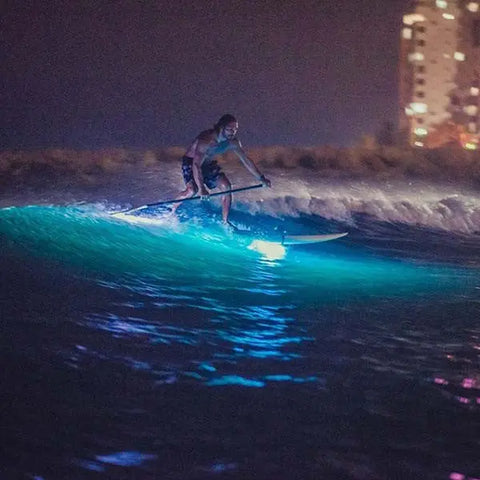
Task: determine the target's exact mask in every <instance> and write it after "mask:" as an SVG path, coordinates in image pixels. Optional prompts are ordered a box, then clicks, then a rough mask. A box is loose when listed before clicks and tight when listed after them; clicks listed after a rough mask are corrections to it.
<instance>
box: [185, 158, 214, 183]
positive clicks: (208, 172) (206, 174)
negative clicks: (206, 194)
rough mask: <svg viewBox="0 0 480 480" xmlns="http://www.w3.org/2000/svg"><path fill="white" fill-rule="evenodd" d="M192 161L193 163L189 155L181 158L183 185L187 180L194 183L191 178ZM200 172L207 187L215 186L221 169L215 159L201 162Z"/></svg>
mask: <svg viewBox="0 0 480 480" xmlns="http://www.w3.org/2000/svg"><path fill="white" fill-rule="evenodd" d="M192 163H193V158H190V157H183V158H182V174H183V180H184V182H185V185H186V184H187V183H189V182H193V183H194V184H195V179H194V178H193V170H192ZM202 173H203V183H204V184H205V185H206V186H207V187H208V188H215V187H216V186H217V181H218V177H219V176H220V174H221V173H222V169H221V168H220V167H219V165H218V163H217V162H216V160H212V161H210V162H205V163H203V165H202Z"/></svg>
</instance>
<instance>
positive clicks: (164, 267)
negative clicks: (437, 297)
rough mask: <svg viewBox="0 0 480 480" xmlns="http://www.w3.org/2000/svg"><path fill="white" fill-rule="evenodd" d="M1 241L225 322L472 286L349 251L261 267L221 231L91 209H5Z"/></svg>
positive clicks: (313, 252) (293, 252)
mask: <svg viewBox="0 0 480 480" xmlns="http://www.w3.org/2000/svg"><path fill="white" fill-rule="evenodd" d="M0 235H1V236H2V237H3V238H4V240H5V243H6V244H7V245H9V247H10V248H14V249H16V250H21V251H22V252H24V255H25V257H26V261H34V259H35V258H43V259H47V260H53V261H55V262H61V263H62V264H63V265H64V266H66V267H67V268H68V267H70V268H73V269H80V270H81V271H82V273H85V274H86V275H87V276H91V277H93V278H95V279H97V280H99V281H103V282H105V284H108V285H109V286H111V287H127V288H131V289H133V290H135V289H136V291H137V292H139V291H143V292H144V293H146V295H149V293H148V291H149V290H150V294H151V295H153V296H155V297H162V296H164V297H165V298H168V299H170V301H171V302H172V303H173V304H175V303H178V304H192V305H193V304H195V306H197V307H200V308H202V307H205V308H208V309H212V308H213V309H214V308H217V307H218V303H219V299H221V302H220V303H221V304H222V306H221V308H220V310H221V311H223V312H225V311H228V310H229V309H230V308H233V309H237V311H238V309H239V308H240V307H241V306H242V305H245V304H248V305H257V304H258V305H263V304H264V301H265V298H266V297H268V298H269V305H274V306H275V305H277V306H278V305H288V304H291V303H294V304H297V303H298V302H301V303H306V304H311V303H312V302H313V303H315V302H322V303H323V302H326V303H328V302H331V301H334V302H337V301H338V299H339V298H340V297H345V296H347V297H349V296H354V297H361V296H363V295H365V296H387V297H388V296H399V295H400V296H403V295H406V296H414V295H419V294H437V293H441V292H442V291H445V290H448V291H450V292H451V291H452V289H454V290H457V289H458V290H461V289H465V288H467V287H468V286H469V285H470V286H471V284H472V274H471V272H468V271H465V270H462V269H461V268H453V267H445V266H427V265H418V264H411V263H406V262H400V261H396V260H392V259H388V258H379V257H373V256H369V257H365V256H364V255H362V254H361V249H360V247H361V246H359V247H358V249H357V251H356V250H355V248H356V247H355V245H354V246H351V248H350V250H348V251H346V250H345V247H344V246H343V247H342V249H341V250H340V249H339V250H338V252H335V251H333V252H332V249H331V248H330V249H329V252H328V255H327V254H325V253H324V251H323V249H322V246H321V245H317V246H312V247H309V248H303V249H296V247H294V246H293V247H288V250H287V252H286V256H285V258H283V259H281V260H276V261H275V260H268V258H266V257H265V255H262V254H261V253H259V252H258V251H255V250H252V249H250V248H248V247H249V245H250V244H251V242H252V241H253V240H255V239H254V238H248V237H244V236H241V237H238V238H237V236H235V235H229V234H227V233H225V231H224V230H223V229H222V228H221V227H219V226H217V227H215V226H210V227H208V228H207V227H203V226H199V225H196V224H194V223H191V224H188V225H186V224H178V223H175V222H171V221H170V222H169V221H165V222H164V223H160V224H159V225H154V226H146V225H131V224H129V223H126V222H123V221H121V220H118V219H115V218H114V217H111V216H109V215H108V214H106V213H102V212H99V211H98V210H95V209H80V208H72V207H52V206H44V207H37V206H31V207H19V208H9V209H3V210H0ZM338 242H341V240H339V241H338ZM338 245H341V243H338ZM346 253H347V254H348V255H346ZM226 292H229V293H228V294H227V293H226ZM256 298H259V299H261V300H260V301H258V300H256ZM225 305H226V306H225Z"/></svg>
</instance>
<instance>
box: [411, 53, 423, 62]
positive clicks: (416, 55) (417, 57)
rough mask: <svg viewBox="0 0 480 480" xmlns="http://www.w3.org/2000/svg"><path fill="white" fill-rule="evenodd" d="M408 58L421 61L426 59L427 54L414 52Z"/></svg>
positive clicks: (412, 60)
mask: <svg viewBox="0 0 480 480" xmlns="http://www.w3.org/2000/svg"><path fill="white" fill-rule="evenodd" d="M408 59H409V60H410V61H411V62H421V61H422V60H424V59H425V55H423V53H420V52H413V53H411V54H410V55H409V56H408Z"/></svg>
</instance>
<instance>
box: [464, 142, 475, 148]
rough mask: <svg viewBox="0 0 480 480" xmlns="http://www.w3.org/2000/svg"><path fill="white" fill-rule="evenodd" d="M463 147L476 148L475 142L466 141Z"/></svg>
mask: <svg viewBox="0 0 480 480" xmlns="http://www.w3.org/2000/svg"><path fill="white" fill-rule="evenodd" d="M465 148H466V149H467V150H476V149H477V144H476V143H471V142H468V143H466V144H465Z"/></svg>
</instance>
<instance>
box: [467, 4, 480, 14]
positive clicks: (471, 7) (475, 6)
mask: <svg viewBox="0 0 480 480" xmlns="http://www.w3.org/2000/svg"><path fill="white" fill-rule="evenodd" d="M467 10H469V11H470V12H473V13H475V12H478V2H470V3H469V4H468V5H467Z"/></svg>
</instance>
